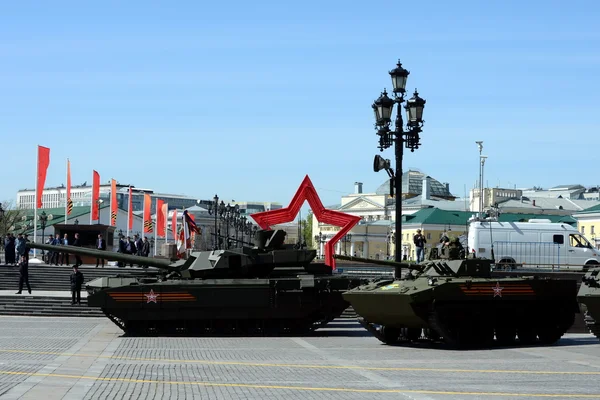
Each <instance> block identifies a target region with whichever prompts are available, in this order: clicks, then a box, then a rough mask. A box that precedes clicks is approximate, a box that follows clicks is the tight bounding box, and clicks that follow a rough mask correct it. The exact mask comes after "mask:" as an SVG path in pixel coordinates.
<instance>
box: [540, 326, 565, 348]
mask: <svg viewBox="0 0 600 400" xmlns="http://www.w3.org/2000/svg"><path fill="white" fill-rule="evenodd" d="M562 335H563V330H562V329H561V328H560V327H558V326H553V327H549V326H547V327H543V328H539V329H538V338H539V339H540V343H542V344H553V343H556V342H558V340H559V339H560V338H561V337H562Z"/></svg>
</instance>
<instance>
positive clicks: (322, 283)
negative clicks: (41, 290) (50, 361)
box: [31, 230, 366, 335]
mask: <svg viewBox="0 0 600 400" xmlns="http://www.w3.org/2000/svg"><path fill="white" fill-rule="evenodd" d="M256 238H257V240H256V245H255V246H254V247H250V246H242V247H240V248H234V249H229V250H215V251H201V252H192V253H191V254H190V255H189V256H188V258H187V259H181V260H177V261H175V262H171V261H169V260H166V259H156V258H147V257H138V256H132V255H125V254H121V253H116V252H111V251H98V250H94V249H88V248H82V247H73V246H61V247H60V251H61V252H68V253H71V254H79V255H88V256H92V257H99V258H104V259H106V260H114V261H122V262H126V263H134V264H141V265H146V266H150V267H155V268H159V269H160V270H161V271H162V274H159V276H154V277H147V278H134V277H119V276H115V277H105V278H98V279H95V280H92V281H90V282H88V283H87V285H86V288H87V291H88V297H87V301H88V305H89V306H91V307H100V308H101V309H102V311H103V312H104V314H105V315H106V316H107V317H108V318H110V320H111V321H113V322H114V323H115V324H116V325H117V326H119V328H121V329H122V330H123V331H125V332H126V333H127V334H132V335H144V334H186V335H202V334H207V335H216V334H230V335H280V334H286V333H293V334H299V333H306V332H309V331H311V330H313V329H315V328H317V327H319V326H322V325H324V324H326V323H327V322H329V321H331V320H332V319H334V318H336V317H338V316H340V315H341V313H342V312H343V311H344V310H345V309H346V308H347V307H348V306H349V303H348V302H346V301H345V300H344V299H343V298H342V293H343V292H344V291H346V290H349V289H352V288H354V287H357V286H359V285H360V284H363V283H365V282H366V281H365V280H363V279H360V278H351V277H344V276H342V275H338V274H332V270H331V267H329V266H327V265H324V264H321V263H312V261H313V259H314V258H315V256H316V251H315V250H308V249H298V248H295V247H294V246H293V245H286V244H284V240H285V231H282V230H275V231H272V230H264V231H258V232H257V235H256ZM31 247H32V248H38V249H46V250H50V251H56V246H50V245H43V244H33V243H32V244H31Z"/></svg>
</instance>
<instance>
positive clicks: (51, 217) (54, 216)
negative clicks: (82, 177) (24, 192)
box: [15, 204, 110, 234]
mask: <svg viewBox="0 0 600 400" xmlns="http://www.w3.org/2000/svg"><path fill="white" fill-rule="evenodd" d="M106 207H110V204H104V205H101V206H100V209H103V208H106ZM20 211H21V212H22V213H23V216H24V217H25V220H24V221H22V223H21V224H20V227H16V228H15V230H18V231H20V230H22V229H23V228H24V227H26V225H27V223H28V222H30V221H33V218H34V216H35V210H34V209H23V210H20ZM42 212H45V213H46V215H47V216H48V220H47V221H46V227H49V226H52V225H54V224H62V223H64V222H65V208H64V207H57V208H42V209H38V217H39V216H40V214H41V213H42ZM89 212H90V206H81V207H73V210H71V214H70V215H69V220H71V221H72V220H73V219H74V218H75V219H76V218H79V217H81V216H82V215H86V214H89ZM17 225H19V224H17ZM31 232H33V229H28V230H26V231H25V233H28V234H29V233H31Z"/></svg>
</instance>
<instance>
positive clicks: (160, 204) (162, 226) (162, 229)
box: [156, 199, 167, 236]
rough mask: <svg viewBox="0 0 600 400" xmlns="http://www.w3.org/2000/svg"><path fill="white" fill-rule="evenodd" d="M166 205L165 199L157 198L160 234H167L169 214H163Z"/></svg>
mask: <svg viewBox="0 0 600 400" xmlns="http://www.w3.org/2000/svg"><path fill="white" fill-rule="evenodd" d="M164 205H165V201H164V200H159V199H156V234H157V235H158V236H165V221H166V220H167V216H166V215H165V214H163V212H164V210H163V206H164Z"/></svg>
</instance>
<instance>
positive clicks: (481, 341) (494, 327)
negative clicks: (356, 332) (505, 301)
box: [358, 304, 600, 349]
mask: <svg viewBox="0 0 600 400" xmlns="http://www.w3.org/2000/svg"><path fill="white" fill-rule="evenodd" d="M546 310H549V311H546ZM519 311H520V312H519ZM424 319H425V320H426V321H427V323H428V327H427V328H425V329H421V328H412V329H411V328H396V327H389V326H380V327H378V326H376V325H374V324H371V323H369V322H368V321H365V320H364V319H362V318H359V319H358V321H359V323H360V324H361V325H362V326H363V327H365V329H367V330H368V331H369V332H371V333H372V334H373V336H375V337H376V338H377V339H378V340H380V341H381V342H383V343H385V344H408V343H411V342H417V341H429V342H436V341H440V340H441V341H442V342H443V343H445V344H446V345H447V346H449V347H451V348H460V349H465V348H488V347H501V346H514V345H519V346H523V345H535V344H538V345H539V344H541V345H551V344H554V343H556V342H557V341H558V340H559V339H560V338H561V337H562V336H563V335H564V334H565V333H566V332H567V330H568V329H569V328H570V327H571V325H573V322H574V320H575V311H574V310H569V309H566V308H561V307H559V306H553V307H540V308H537V309H530V310H523V309H519V310H518V309H517V308H508V309H504V310H500V311H499V312H495V313H494V312H491V313H490V310H489V309H486V308H476V307H468V306H467V305H465V304H451V305H442V306H436V307H435V308H434V309H431V310H429V311H428V313H427V315H426V316H425V318H424ZM592 325H593V326H592V327H590V325H589V324H588V327H589V328H590V330H591V329H592V328H593V329H595V330H596V331H595V332H592V333H594V334H595V335H596V336H598V337H599V338H600V336H599V335H600V324H596V323H594V324H592Z"/></svg>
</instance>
